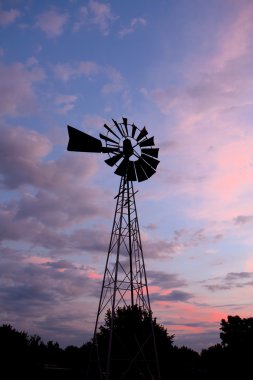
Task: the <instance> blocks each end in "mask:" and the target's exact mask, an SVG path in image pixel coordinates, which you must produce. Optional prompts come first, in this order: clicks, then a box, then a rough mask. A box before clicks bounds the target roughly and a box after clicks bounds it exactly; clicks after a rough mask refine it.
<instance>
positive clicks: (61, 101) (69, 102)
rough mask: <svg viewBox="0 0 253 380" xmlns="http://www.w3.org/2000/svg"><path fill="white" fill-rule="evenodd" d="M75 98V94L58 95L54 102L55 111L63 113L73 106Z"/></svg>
mask: <svg viewBox="0 0 253 380" xmlns="http://www.w3.org/2000/svg"><path fill="white" fill-rule="evenodd" d="M76 100H77V96H75V95H58V96H57V97H56V99H55V104H56V105H57V106H58V109H57V112H58V113H61V114H64V115H65V114H66V113H67V112H69V111H70V110H72V109H73V108H74V106H75V101H76Z"/></svg>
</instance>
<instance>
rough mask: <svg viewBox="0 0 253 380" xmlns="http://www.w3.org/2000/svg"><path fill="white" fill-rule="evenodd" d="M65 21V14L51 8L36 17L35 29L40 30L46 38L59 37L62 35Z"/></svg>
mask: <svg viewBox="0 0 253 380" xmlns="http://www.w3.org/2000/svg"><path fill="white" fill-rule="evenodd" d="M67 20H68V14H67V13H66V12H60V11H58V10H57V9H54V8H52V9H50V10H48V11H45V12H43V13H41V14H40V15H39V16H38V20H37V22H36V27H37V28H39V29H41V30H42V31H43V32H44V33H45V34H46V36H47V37H48V38H54V37H59V36H60V35H61V34H62V33H63V29H64V26H65V24H66V22H67Z"/></svg>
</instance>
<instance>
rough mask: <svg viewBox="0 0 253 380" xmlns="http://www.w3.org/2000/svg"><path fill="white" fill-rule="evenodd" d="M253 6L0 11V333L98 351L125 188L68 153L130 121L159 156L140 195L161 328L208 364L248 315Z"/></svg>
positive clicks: (46, 5)
mask: <svg viewBox="0 0 253 380" xmlns="http://www.w3.org/2000/svg"><path fill="white" fill-rule="evenodd" d="M252 18H253V3H252V1H250V0H241V1H240V2H238V1H236V0H214V1H212V2H211V3H210V2H209V1H199V0H191V1H187V0H181V1H180V2H179V1H177V0H168V1H164V0H158V1H156V2H149V1H148V2H147V1H145V0H138V1H137V2H135V5H134V6H131V4H129V3H122V2H118V1H116V0H112V1H100V0H99V1H98V0H87V1H81V0H63V1H61V2H55V3H54V4H53V5H52V3H51V2H50V1H49V0H46V1H43V2H36V1H34V0H28V1H23V0H9V1H7V2H4V1H0V27H1V34H2V39H1V44H0V76H1V81H0V89H1V100H0V120H1V140H2V148H1V161H0V185H1V187H0V197H1V204H0V231H1V235H0V236H1V242H0V247H1V255H0V262H1V265H0V268H1V272H0V273H1V276H0V285H1V291H0V303H1V305H2V308H1V311H0V323H1V324H4V323H6V324H10V325H12V326H13V327H14V328H15V329H17V330H24V331H26V332H27V333H28V334H29V335H32V334H34V333H36V334H38V335H39V336H41V338H42V340H43V341H45V340H49V338H50V340H54V341H57V342H58V343H59V344H60V346H61V347H62V346H63V347H64V346H65V347H66V346H68V345H71V344H73V345H76V346H80V345H81V344H82V342H84V341H85V340H86V341H88V340H89V337H92V335H93V331H94V327H95V318H96V313H97V308H98V302H99V293H100V290H101V286H102V280H101V278H102V276H103V272H104V268H105V260H106V255H107V250H108V245H109V239H110V234H111V228H112V222H113V215H114V209H115V206H116V204H115V199H114V197H115V195H116V194H117V191H118V187H119V182H120V177H119V176H116V175H115V174H114V173H113V171H114V170H112V168H111V167H109V166H107V165H106V164H105V163H104V160H105V159H106V155H99V154H93V153H76V152H74V153H72V152H67V144H68V133H67V125H71V126H73V127H74V128H77V129H79V130H81V131H83V132H85V133H88V134H90V135H92V136H93V137H95V138H99V133H104V130H103V129H104V128H103V125H104V123H106V124H108V125H109V126H110V125H112V119H115V120H116V121H119V122H121V120H122V117H126V118H128V122H129V123H135V124H136V125H137V127H138V128H140V129H142V128H143V127H144V126H145V127H146V128H147V131H148V134H149V136H154V138H155V146H156V147H157V148H160V151H159V160H160V164H159V166H158V168H157V173H155V175H154V176H152V177H151V178H150V179H149V180H148V181H144V182H141V183H139V182H137V183H134V188H135V191H137V190H138V193H137V194H136V202H137V212H138V217H139V225H140V232H141V239H142V246H143V252H144V259H145V266H146V271H147V280H148V285H149V293H150V298H151V308H152V311H153V316H154V317H157V322H158V323H159V324H161V325H163V326H164V327H165V328H166V329H167V330H168V333H169V334H170V335H172V334H175V338H174V344H175V345H177V346H183V345H184V346H187V347H188V348H192V349H193V350H195V351H197V352H200V351H201V349H202V348H207V347H209V346H211V345H213V344H217V343H219V341H220V338H219V327H220V321H221V319H222V318H224V319H226V318H227V316H228V315H233V316H234V315H239V316H240V317H241V318H248V317H251V316H253V308H252V296H251V292H252V285H253V258H252V257H253V255H252V246H253V239H252V224H253V202H252V196H253V133H252V120H253V90H252V88H253V75H252V74H253V70H252V67H253V53H252V51H253V49H252V45H253V23H252Z"/></svg>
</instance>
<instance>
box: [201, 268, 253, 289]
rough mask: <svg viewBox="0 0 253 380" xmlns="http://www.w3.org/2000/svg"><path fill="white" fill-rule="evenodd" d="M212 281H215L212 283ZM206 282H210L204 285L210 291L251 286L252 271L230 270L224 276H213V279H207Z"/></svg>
mask: <svg viewBox="0 0 253 380" xmlns="http://www.w3.org/2000/svg"><path fill="white" fill-rule="evenodd" d="M245 280H247V281H245ZM248 280H250V281H248ZM214 281H215V283H213V282H214ZM208 282H211V283H208V284H205V285H204V286H205V287H206V288H207V289H208V290H210V291H211V292H216V291H219V290H221V291H222V290H230V289H232V288H242V287H247V286H252V285H253V272H230V273H227V274H226V275H225V276H224V277H219V278H215V279H214V280H209V281H208Z"/></svg>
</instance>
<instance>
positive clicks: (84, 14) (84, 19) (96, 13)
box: [73, 0, 117, 36]
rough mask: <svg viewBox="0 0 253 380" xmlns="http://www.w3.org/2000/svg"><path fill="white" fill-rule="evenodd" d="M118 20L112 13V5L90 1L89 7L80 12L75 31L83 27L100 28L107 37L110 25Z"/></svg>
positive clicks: (83, 7)
mask: <svg viewBox="0 0 253 380" xmlns="http://www.w3.org/2000/svg"><path fill="white" fill-rule="evenodd" d="M116 19H117V17H115V16H113V14H112V12H111V8H110V5H108V4H104V3H101V2H99V1H96V0H90V1H89V3H88V4H87V6H82V7H81V8H80V10H79V19H78V21H76V22H75V24H74V27H73V30H74V31H75V32H76V31H78V30H79V29H80V28H81V27H82V26H86V27H90V26H95V27H98V28H99V30H100V32H101V33H102V34H103V35H104V36H106V35H108V34H109V28H110V25H111V24H112V23H113V22H114V21H115V20H116Z"/></svg>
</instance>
